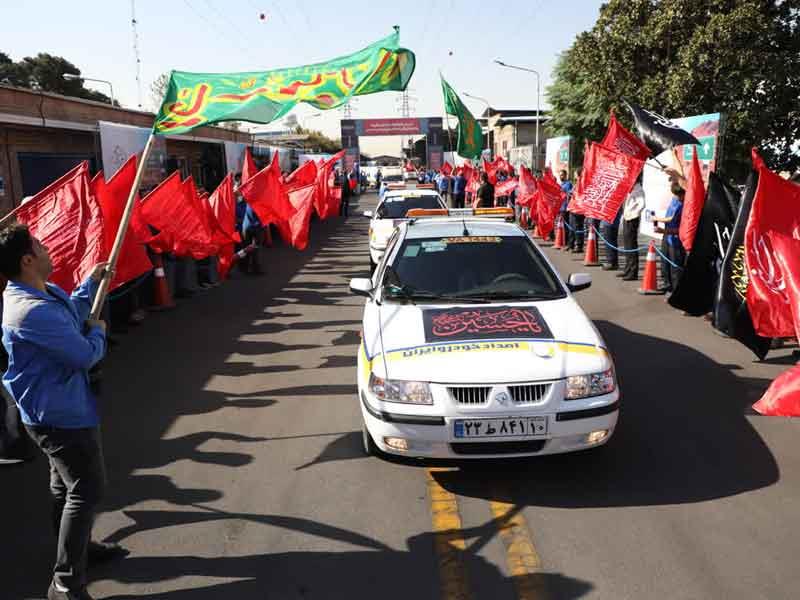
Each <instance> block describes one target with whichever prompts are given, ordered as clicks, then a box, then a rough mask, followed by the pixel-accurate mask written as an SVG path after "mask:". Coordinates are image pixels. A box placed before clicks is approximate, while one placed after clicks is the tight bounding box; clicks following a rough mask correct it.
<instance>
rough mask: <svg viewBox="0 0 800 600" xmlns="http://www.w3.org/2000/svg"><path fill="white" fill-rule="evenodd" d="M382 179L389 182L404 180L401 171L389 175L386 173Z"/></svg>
mask: <svg viewBox="0 0 800 600" xmlns="http://www.w3.org/2000/svg"><path fill="white" fill-rule="evenodd" d="M382 180H383V181H386V182H388V183H391V182H393V181H403V176H402V175H401V174H400V173H397V174H394V173H390V174H389V175H384V176H383V177H382Z"/></svg>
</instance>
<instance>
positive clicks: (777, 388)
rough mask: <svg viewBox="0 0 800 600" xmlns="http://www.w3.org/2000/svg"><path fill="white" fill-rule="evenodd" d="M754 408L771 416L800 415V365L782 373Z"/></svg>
mask: <svg viewBox="0 0 800 600" xmlns="http://www.w3.org/2000/svg"><path fill="white" fill-rule="evenodd" d="M753 408H754V409H755V410H756V411H758V412H759V413H761V414H762V415H767V416H771V417H800V365H797V366H794V367H792V368H791V369H789V370H788V371H785V372H784V373H781V374H780V375H779V376H778V377H777V378H776V379H775V381H773V382H772V384H771V385H770V386H769V389H768V390H767V391H766V393H765V394H764V395H763V396H761V400H759V401H758V402H756V403H755V404H754V405H753Z"/></svg>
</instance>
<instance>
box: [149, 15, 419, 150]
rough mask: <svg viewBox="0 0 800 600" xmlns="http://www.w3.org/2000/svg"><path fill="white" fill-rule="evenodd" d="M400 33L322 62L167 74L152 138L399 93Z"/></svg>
mask: <svg viewBox="0 0 800 600" xmlns="http://www.w3.org/2000/svg"><path fill="white" fill-rule="evenodd" d="M399 42H400V33H399V31H395V32H394V33H393V34H392V35H390V36H388V37H386V38H384V39H382V40H379V41H377V42H375V43H374V44H372V45H370V46H368V47H366V48H364V49H363V50H360V51H358V52H356V53H354V54H348V55H347V56H341V57H339V58H335V59H333V60H331V61H329V62H326V63H318V64H315V65H306V66H303V67H291V68H288V69H276V70H274V71H256V72H250V73H186V72H182V71H173V72H172V73H171V75H170V79H169V86H168V87H167V93H166V95H165V96H164V101H163V103H162V104H161V108H160V109H159V111H158V114H157V115H156V121H155V124H154V125H153V132H154V133H156V134H166V133H185V132H187V131H190V130H192V129H194V128H195V127H200V126H201V125H210V124H211V123H218V122H220V121H250V122H253V123H269V122H271V121H274V120H275V119H279V118H281V117H282V116H284V115H285V114H286V113H288V112H289V111H290V110H291V109H292V108H293V107H294V106H296V105H297V104H298V103H300V102H307V103H308V104H311V105H312V106H315V107H316V108H320V109H328V108H336V107H337V106H341V105H342V104H344V103H345V102H347V100H348V99H350V98H352V97H353V96H363V95H365V94H374V93H375V92H382V91H385V90H396V91H402V90H404V89H405V88H406V86H407V85H408V82H409V80H410V79H411V75H412V74H413V73H414V66H415V64H416V58H415V57H414V53H413V52H411V51H410V50H407V49H405V48H401V47H400V46H399Z"/></svg>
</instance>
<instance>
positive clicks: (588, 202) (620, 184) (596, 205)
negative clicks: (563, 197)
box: [569, 142, 644, 222]
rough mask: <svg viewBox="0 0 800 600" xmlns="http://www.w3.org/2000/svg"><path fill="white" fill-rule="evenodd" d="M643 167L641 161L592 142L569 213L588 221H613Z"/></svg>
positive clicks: (584, 160) (584, 159) (585, 157)
mask: <svg viewBox="0 0 800 600" xmlns="http://www.w3.org/2000/svg"><path fill="white" fill-rule="evenodd" d="M642 167H644V161H643V160H640V159H638V158H636V157H634V156H630V155H628V154H622V153H620V152H614V151H613V150H609V149H608V148H604V147H603V146H600V145H599V144H595V143H594V142H592V144H591V145H590V146H589V152H588V153H587V155H586V156H584V158H583V170H582V171H581V177H580V181H579V182H578V186H577V192H576V193H575V194H573V195H572V199H571V200H570V203H569V210H570V212H576V213H578V214H582V215H585V216H587V217H589V218H591V219H600V220H601V221H608V222H612V221H614V219H615V218H616V216H617V212H618V211H619V207H620V206H622V203H623V202H624V201H625V197H626V196H627V195H628V194H629V193H630V191H631V190H632V189H633V184H635V183H636V178H637V177H639V173H640V172H641V170H642Z"/></svg>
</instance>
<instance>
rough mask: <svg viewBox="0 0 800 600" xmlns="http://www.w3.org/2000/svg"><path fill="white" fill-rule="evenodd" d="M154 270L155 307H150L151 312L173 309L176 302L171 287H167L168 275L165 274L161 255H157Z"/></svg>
mask: <svg viewBox="0 0 800 600" xmlns="http://www.w3.org/2000/svg"><path fill="white" fill-rule="evenodd" d="M154 263H155V264H154V265H153V266H154V267H155V268H154V269H153V275H154V276H155V279H156V280H155V284H154V286H155V291H154V293H153V306H151V307H150V309H151V310H164V309H167V308H172V307H174V306H175V302H174V301H173V300H172V294H171V293H170V291H169V285H167V275H166V273H165V272H164V262H163V261H162V260H161V255H160V254H156V258H155V261H154Z"/></svg>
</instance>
